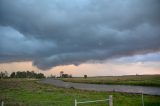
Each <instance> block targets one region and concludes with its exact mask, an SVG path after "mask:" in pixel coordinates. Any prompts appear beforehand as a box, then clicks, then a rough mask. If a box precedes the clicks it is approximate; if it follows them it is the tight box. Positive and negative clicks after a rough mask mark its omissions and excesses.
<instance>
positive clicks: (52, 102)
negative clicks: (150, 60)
mask: <svg viewBox="0 0 160 106" xmlns="http://www.w3.org/2000/svg"><path fill="white" fill-rule="evenodd" d="M108 95H113V104H114V106H141V96H140V95H139V94H127V93H116V92H95V91H84V90H76V89H65V88H57V87H55V86H52V85H48V84H40V83H37V82H36V80H28V79H1V80H0V101H2V100H3V101H4V102H5V105H4V106H74V99H75V98H76V99H77V100H78V101H85V100H97V99H105V98H107V97H108ZM159 100H160V96H149V95H144V101H145V102H144V103H145V106H160V101H159ZM78 106H108V105H107V104H106V102H99V103H90V104H84V105H81V104H79V105H78Z"/></svg>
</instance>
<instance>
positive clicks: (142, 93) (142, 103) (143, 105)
mask: <svg viewBox="0 0 160 106" xmlns="http://www.w3.org/2000/svg"><path fill="white" fill-rule="evenodd" d="M142 106H144V99H143V93H142Z"/></svg>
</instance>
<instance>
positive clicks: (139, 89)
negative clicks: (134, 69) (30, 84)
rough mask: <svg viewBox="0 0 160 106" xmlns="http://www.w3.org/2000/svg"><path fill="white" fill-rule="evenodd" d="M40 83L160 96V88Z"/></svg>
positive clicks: (56, 82) (50, 81) (53, 82)
mask: <svg viewBox="0 0 160 106" xmlns="http://www.w3.org/2000/svg"><path fill="white" fill-rule="evenodd" d="M39 82H40V83H47V84H52V85H55V86H57V87H63V88H75V89H81V90H92V91H114V92H127V93H143V94H148V95H159V96H160V87H145V86H129V85H102V84H101V85H100V84H84V83H72V82H63V81H61V80H56V79H49V78H48V79H43V80H41V81H39Z"/></svg>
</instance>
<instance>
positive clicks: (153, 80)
mask: <svg viewBox="0 0 160 106" xmlns="http://www.w3.org/2000/svg"><path fill="white" fill-rule="evenodd" d="M62 80H64V81H69V82H77V83H91V84H122V85H142V86H160V75H130V76H114V77H113V76H106V77H88V78H86V79H85V78H83V77H79V78H63V79H62Z"/></svg>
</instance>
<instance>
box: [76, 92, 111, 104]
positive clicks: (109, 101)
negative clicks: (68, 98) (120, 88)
mask: <svg viewBox="0 0 160 106" xmlns="http://www.w3.org/2000/svg"><path fill="white" fill-rule="evenodd" d="M104 101H108V104H109V106H113V100H112V95H109V98H108V99H103V100H94V101H83V102H78V101H77V100H76V99H75V106H77V105H78V104H84V103H93V102H104Z"/></svg>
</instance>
